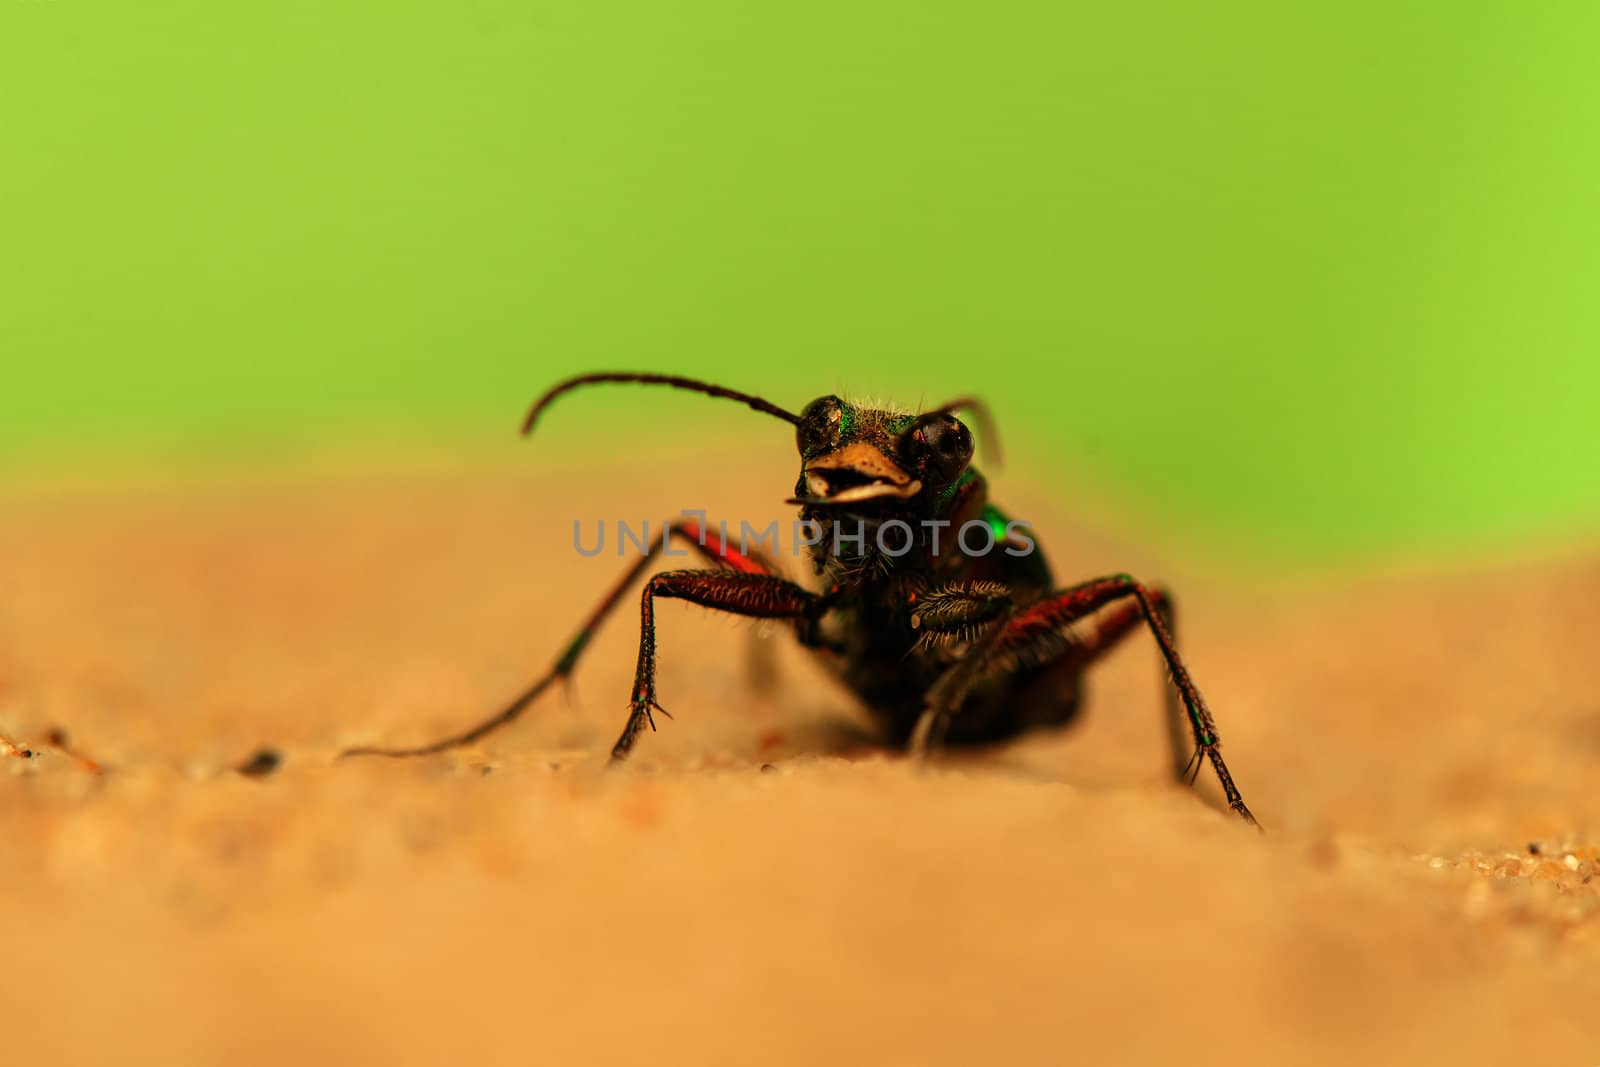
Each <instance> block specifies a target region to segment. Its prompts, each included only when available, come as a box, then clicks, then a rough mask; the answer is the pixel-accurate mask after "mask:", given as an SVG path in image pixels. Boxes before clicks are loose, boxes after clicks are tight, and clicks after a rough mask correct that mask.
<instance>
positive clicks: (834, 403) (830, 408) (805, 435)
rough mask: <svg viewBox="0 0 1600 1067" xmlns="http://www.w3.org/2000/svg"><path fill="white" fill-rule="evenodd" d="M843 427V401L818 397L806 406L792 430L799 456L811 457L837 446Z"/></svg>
mask: <svg viewBox="0 0 1600 1067" xmlns="http://www.w3.org/2000/svg"><path fill="white" fill-rule="evenodd" d="M843 425H844V401H842V400H840V399H839V398H838V397H836V396H824V397H819V398H818V399H816V400H813V401H812V402H811V403H809V404H807V405H806V407H805V410H804V411H802V412H801V413H800V421H799V422H798V423H796V424H795V430H794V436H795V443H796V444H797V445H799V447H800V454H801V455H803V456H807V455H813V454H815V453H817V452H822V451H825V450H827V449H830V448H832V447H833V446H834V445H837V444H838V443H839V432H840V430H841V428H842V427H843Z"/></svg>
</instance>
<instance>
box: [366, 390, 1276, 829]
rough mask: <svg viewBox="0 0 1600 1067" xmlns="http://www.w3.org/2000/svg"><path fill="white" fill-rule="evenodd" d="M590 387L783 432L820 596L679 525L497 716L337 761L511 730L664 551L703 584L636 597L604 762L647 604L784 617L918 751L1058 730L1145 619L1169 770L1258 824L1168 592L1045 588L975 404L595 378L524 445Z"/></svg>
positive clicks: (641, 680) (637, 711)
mask: <svg viewBox="0 0 1600 1067" xmlns="http://www.w3.org/2000/svg"><path fill="white" fill-rule="evenodd" d="M601 382H635V383H644V384H650V385H665V386H671V387H673V388H676V389H687V390H692V391H694V392H699V393H703V394H706V395H709V396H713V397H721V398H724V399H728V400H737V401H740V402H742V403H744V404H746V405H748V406H749V407H751V408H753V409H755V410H756V411H759V412H763V413H765V414H768V415H773V416H776V417H778V418H780V419H783V420H784V421H785V422H789V423H792V424H793V425H794V427H795V438H796V444H797V445H798V447H799V450H800V480H799V482H798V483H797V485H796V486H795V492H794V496H793V497H791V498H790V499H789V501H788V502H789V503H790V504H795V505H798V506H799V508H800V520H801V524H802V525H805V526H806V528H807V530H808V531H809V532H810V533H811V534H812V535H813V536H808V537H807V538H806V539H805V540H806V543H807V545H808V547H809V552H810V556H811V561H812V564H813V565H814V568H815V571H816V574H817V575H818V576H820V579H821V580H820V586H821V589H822V591H821V592H814V591H812V590H810V589H807V588H805V587H804V586H801V585H798V584H796V583H794V582H792V581H789V580H788V579H787V578H785V577H783V576H782V575H781V574H780V573H779V571H778V568H777V567H775V566H774V565H773V563H772V562H771V560H770V558H769V557H768V555H767V554H765V553H763V552H761V551H759V550H751V549H749V548H748V546H747V545H740V546H738V547H737V548H736V547H734V546H733V545H732V544H730V543H729V538H728V536H727V534H726V531H725V530H723V531H721V532H718V531H712V530H709V529H708V528H707V526H706V524H705V523H704V521H703V519H700V518H694V517H685V518H680V519H678V520H676V521H674V522H672V523H671V524H669V525H668V526H667V527H666V532H665V534H664V535H663V536H662V537H661V538H660V539H659V540H657V541H656V542H655V543H654V544H653V545H652V546H651V547H650V549H649V550H648V551H646V552H644V553H642V554H641V558H640V559H639V561H638V562H637V563H635V564H634V565H633V566H632V567H630V568H629V570H628V572H627V573H626V574H625V575H623V577H622V579H621V580H620V581H619V582H617V584H616V585H615V586H613V587H612V589H611V591H610V592H609V593H608V594H607V595H606V596H605V598H604V599H603V600H601V602H600V604H599V605H598V606H597V607H596V608H595V609H594V611H593V612H592V613H591V614H590V615H589V617H588V618H587V619H586V620H585V621H584V622H583V625H582V626H580V627H579V628H578V632H577V634H576V635H575V636H574V637H573V639H572V640H571V642H569V643H568V644H567V646H566V649H565V651H563V652H562V654H561V655H560V656H559V657H558V658H557V659H556V661H555V664H554V665H553V666H552V667H551V668H550V670H549V672H548V673H547V674H545V675H544V676H543V677H541V678H540V679H539V680H538V681H536V682H534V683H533V685H532V686H531V687H529V688H528V690H527V691H526V692H524V693H523V694H522V695H521V696H518V697H517V698H516V699H515V700H513V701H512V702H511V703H510V705H508V706H507V707H506V708H505V709H504V710H502V711H500V712H499V713H498V714H496V715H494V716H493V717H491V718H489V719H487V720H485V721H483V722H481V723H479V724H478V725H476V726H474V727H472V728H471V729H470V730H466V731H465V732H463V733H459V734H455V735H453V736H451V737H446V738H444V739H443V740H440V741H436V742H434V743H433V744H429V745H422V746H420V747H416V748H356V749H351V750H349V751H347V752H346V753H344V754H345V755H347V756H348V755H383V756H422V755H427V754H430V753H435V752H441V751H444V750H446V749H450V748H454V747H457V746H460V745H466V744H470V743H472V742H474V741H477V740H478V739H480V738H482V737H484V736H485V735H486V734H488V733H490V732H491V731H493V730H496V729H498V728H499V727H501V726H504V725H506V724H507V723H509V722H511V721H512V720H514V719H516V718H517V716H519V715H520V714H522V712H523V711H524V710H525V709H526V708H527V707H528V706H529V705H530V704H531V703H533V701H534V700H536V699H537V698H538V697H539V695H540V694H542V693H543V692H544V691H545V690H546V689H547V688H549V687H550V685H551V684H553V683H554V682H556V681H557V680H558V679H566V678H568V677H570V675H571V674H572V672H573V670H574V669H575V668H576V667H577V665H578V660H579V658H580V657H581V656H582V655H583V651H584V649H585V648H586V647H588V644H589V640H590V638H591V637H592V636H593V635H594V633H595V631H596V630H597V629H598V628H599V626H600V624H601V623H602V622H603V621H604V620H605V618H606V616H608V615H609V614H610V613H611V611H612V609H614V608H615V607H616V606H617V604H618V603H620V602H621V600H622V597H623V595H624V594H625V593H626V592H627V590H628V588H629V587H630V586H631V585H632V584H633V583H634V582H635V581H636V580H638V579H639V578H640V577H642V576H643V575H644V572H645V571H646V570H648V569H649V567H650V565H651V563H652V561H653V560H654V558H655V557H656V556H657V555H659V554H660V552H661V551H662V550H663V548H664V547H665V545H666V544H667V543H668V541H669V539H670V538H677V539H679V540H682V541H683V542H685V543H686V544H687V545H688V546H689V547H690V548H691V549H694V550H696V551H698V552H699V553H700V554H701V555H702V556H704V557H705V558H706V560H707V561H708V562H709V563H710V564H711V569H709V570H668V571H663V572H660V573H657V574H655V575H652V576H651V578H650V580H649V581H648V582H646V583H645V586H644V594H643V597H642V599H641V601H640V605H639V630H640V632H639V660H638V668H637V670H636V672H635V675H634V684H633V692H632V695H631V698H630V700H629V707H628V720H627V724H626V725H625V726H624V727H623V730H622V736H621V737H619V738H618V739H617V743H616V745H615V746H614V747H613V748H612V750H611V759H612V760H613V761H618V760H622V759H625V758H626V757H627V755H628V753H629V752H630V751H632V749H633V746H634V743H635V742H636V741H637V740H638V737H639V734H640V733H641V732H642V731H643V730H644V728H645V727H646V726H648V727H649V728H650V729H651V730H654V729H655V728H656V723H655V716H654V713H655V712H658V711H659V712H661V713H662V714H663V715H665V714H666V711H665V709H663V708H662V707H661V705H660V704H658V703H657V702H656V684H655V662H656V623H655V603H656V601H657V600H658V599H671V600H687V601H690V602H691V603H694V604H699V605H702V606H703V607H707V608H712V609H715V610H717V611H724V612H728V613H730V614H734V615H742V616H746V617H750V618H757V619H778V620H785V621H787V622H788V623H790V624H791V625H792V626H793V628H794V632H795V636H796V637H797V638H798V639H799V641H800V643H801V644H802V645H803V646H805V647H806V648H808V649H810V650H812V651H813V652H814V653H815V654H816V655H817V656H819V657H820V658H821V659H823V660H824V661H825V662H826V663H827V665H828V666H829V667H830V668H831V669H832V670H833V671H834V672H835V673H836V674H837V675H838V677H839V678H840V679H841V680H842V681H843V682H844V684H845V685H846V686H848V687H849V688H850V689H851V690H852V691H854V693H855V694H856V695H857V696H858V697H859V698H860V700H861V702H862V704H863V705H865V707H866V708H867V710H868V711H869V712H870V713H871V715H872V716H873V718H874V719H876V720H877V723H878V725H879V727H880V729H881V731H882V733H883V734H884V736H885V738H886V739H887V740H889V741H890V742H892V743H893V744H894V745H895V746H897V747H901V748H908V749H909V750H910V751H911V752H913V753H914V754H924V753H926V752H928V751H929V750H930V749H933V748H935V747H937V746H939V745H951V746H955V745H984V744H989V743H993V742H998V741H1003V740H1006V739H1008V738H1011V737H1014V736H1016V735H1018V734H1021V733H1023V732H1024V731H1027V730H1031V729H1033V728H1036V727H1046V726H1059V725H1063V724H1065V723H1067V722H1069V721H1070V720H1071V719H1073V718H1074V717H1075V716H1076V714H1077V712H1078V708H1079V703H1080V696H1081V693H1082V679H1083V673H1084V671H1085V670H1086V669H1087V668H1088V667H1089V666H1090V665H1091V664H1093V663H1094V662H1095V661H1096V660H1098V659H1099V658H1100V657H1102V656H1104V655H1105V654H1106V653H1107V652H1108V651H1110V650H1111V649H1112V648H1113V647H1114V646H1115V645H1116V644H1117V643H1118V642H1119V641H1121V640H1122V639H1123V638H1124V637H1126V636H1127V635H1128V634H1130V633H1132V632H1133V631H1135V630H1136V629H1137V628H1138V627H1139V626H1140V625H1141V624H1143V625H1144V626H1147V627H1149V629H1150V632H1151V634H1152V635H1153V636H1154V637H1155V641H1156V646H1157V647H1158V648H1159V650H1160V652H1161V657H1162V659H1163V660H1164V661H1165V663H1166V668H1167V671H1168V673H1169V675H1170V677H1171V681H1172V690H1169V691H1168V694H1167V696H1168V700H1167V703H1168V709H1167V710H1168V723H1169V727H1170V729H1169V736H1170V737H1171V740H1172V766H1173V770H1174V772H1175V774H1176V775H1177V777H1178V778H1179V780H1183V781H1188V782H1190V783H1192V782H1193V781H1194V777H1195V775H1197V774H1198V773H1199V770H1200V764H1201V761H1202V760H1207V761H1209V762H1210V763H1211V766H1212V769H1213V770H1215V771H1216V775H1217V779H1218V781H1219V782H1221V784H1222V792H1223V794H1224V796H1226V797H1227V801H1228V806H1229V807H1231V808H1232V809H1233V810H1234V811H1235V812H1237V813H1238V814H1239V815H1240V816H1241V817H1242V818H1243V819H1244V820H1245V821H1246V822H1248V823H1250V824H1251V825H1257V824H1256V820H1255V817H1254V816H1252V815H1251V814H1250V809H1249V808H1247V807H1246V806H1245V803H1244V798H1243V797H1242V796H1241V795H1240V793H1239V789H1238V787H1237V786H1235V785H1234V783H1233V776H1232V775H1231V774H1229V773H1228V766H1227V764H1226V763H1224V762H1223V759H1222V753H1221V751H1220V749H1219V745H1220V742H1219V739H1218V737H1217V727H1216V723H1215V721H1214V720H1213V719H1212V717H1211V711H1210V709H1209V708H1208V707H1207V706H1206V702H1205V699H1204V698H1203V697H1202V696H1201V695H1200V690H1199V689H1198V688H1197V687H1196V686H1195V683H1194V681H1193V679H1192V678H1191V677H1190V675H1189V671H1188V668H1187V667H1185V666H1184V664H1183V660H1182V659H1180V658H1179V656H1178V649H1177V643H1176V641H1175V639H1174V637H1173V633H1174V620H1173V604H1172V597H1171V594H1169V593H1168V592H1167V591H1166V590H1164V589H1161V588H1159V587H1156V586H1148V585H1145V584H1143V583H1141V582H1139V581H1136V580H1135V579H1134V578H1132V577H1131V576H1129V575H1127V574H1115V575H1111V576H1109V577H1105V578H1095V579H1093V580H1091V581H1087V582H1080V583H1078V584H1077V585H1070V586H1066V587H1064V588H1058V587H1057V586H1056V584H1055V582H1054V581H1053V580H1052V578H1051V574H1050V568H1049V566H1048V564H1047V563H1046V562H1045V559H1044V556H1043V554H1042V553H1041V552H1039V551H1038V550H1037V546H1036V545H1035V544H1034V543H1033V540H1032V538H1031V537H1029V536H1028V535H1027V534H1026V532H1025V528H1024V527H1023V526H1022V524H1020V523H1016V522H1013V521H1012V520H1010V519H1009V518H1008V517H1007V516H1006V515H1005V513H1003V512H1002V511H1001V510H1000V509H999V508H997V507H995V506H994V505H993V504H991V503H989V501H988V490H987V486H986V483H985V481H984V478H983V475H982V474H980V473H979V472H978V471H977V469H976V468H974V467H973V466H972V458H973V437H972V433H971V431H970V430H969V429H968V428H967V426H966V425H965V424H964V423H962V422H961V420H960V419H958V418H957V417H956V415H955V413H956V412H958V411H962V412H966V413H969V414H970V415H971V416H972V417H973V419H974V421H975V422H976V424H977V425H978V427H979V428H980V429H981V430H984V431H985V436H986V440H992V435H990V434H989V433H988V432H987V431H988V428H989V426H990V425H991V421H990V419H989V416H988V412H987V409H986V408H985V407H984V406H983V404H982V403H981V402H980V401H978V400H977V399H976V398H974V397H962V398H960V399H957V400H953V401H951V402H950V403H947V404H940V405H938V406H937V407H934V408H932V409H930V410H928V411H924V412H921V413H918V414H911V413H906V412H900V411H889V410H882V409H878V408H869V407H863V406H859V405H856V404H851V403H849V402H847V401H845V400H841V399H840V398H839V397H837V396H825V397H822V398H820V399H818V400H813V401H812V402H811V403H810V404H807V405H806V407H805V409H804V410H803V411H801V412H800V414H798V415H795V414H792V413H791V412H788V411H785V410H784V409H783V408H780V407H778V406H777V405H775V404H772V403H769V402H768V401H766V400H763V399H762V398H760V397H757V396H753V395H751V394H749V393H741V392H737V391H735V390H733V389H726V388H723V387H722V386H719V385H713V384H711V383H709V382H703V381H697V380H695V379H692V378H682V377H677V376H674V375H665V374H635V373H622V372H606V373H599V374H585V375H581V376H579V377H575V378H570V379H568V380H566V381H563V382H561V383H559V384H558V385H556V386H554V387H553V388H551V389H550V390H549V391H548V392H546V393H545V394H544V395H543V396H542V397H540V398H539V399H538V400H537V401H536V402H535V403H534V405H533V407H532V408H531V409H530V410H529V411H528V415H527V418H526V419H524V421H523V425H522V432H523V433H524V435H526V434H527V433H529V432H530V431H531V430H532V429H533V426H534V424H535V423H536V422H537V421H538V419H539V416H540V415H541V414H542V413H543V412H544V411H545V409H546V408H547V407H549V406H550V404H551V403H552V402H553V401H554V400H555V399H556V398H557V397H560V396H561V395H563V394H565V393H567V392H570V391H572V390H574V389H577V388H579V387H581V386H585V385H592V384H595V383H601ZM972 524H976V525H977V527H978V528H979V529H980V530H982V529H983V528H987V530H988V533H989V535H990V537H992V539H993V540H992V541H989V542H988V545H987V547H988V548H990V549H996V548H998V549H999V550H991V551H986V552H978V551H969V547H970V541H971V540H972V539H971V538H970V537H965V536H963V535H964V534H965V533H966V532H967V530H966V528H967V527H968V526H969V525H972ZM891 529H892V534H891V532H890V531H891ZM980 540H982V539H980ZM1174 691H1175V696H1176V699H1173V697H1174ZM1191 744H1192V747H1191Z"/></svg>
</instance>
